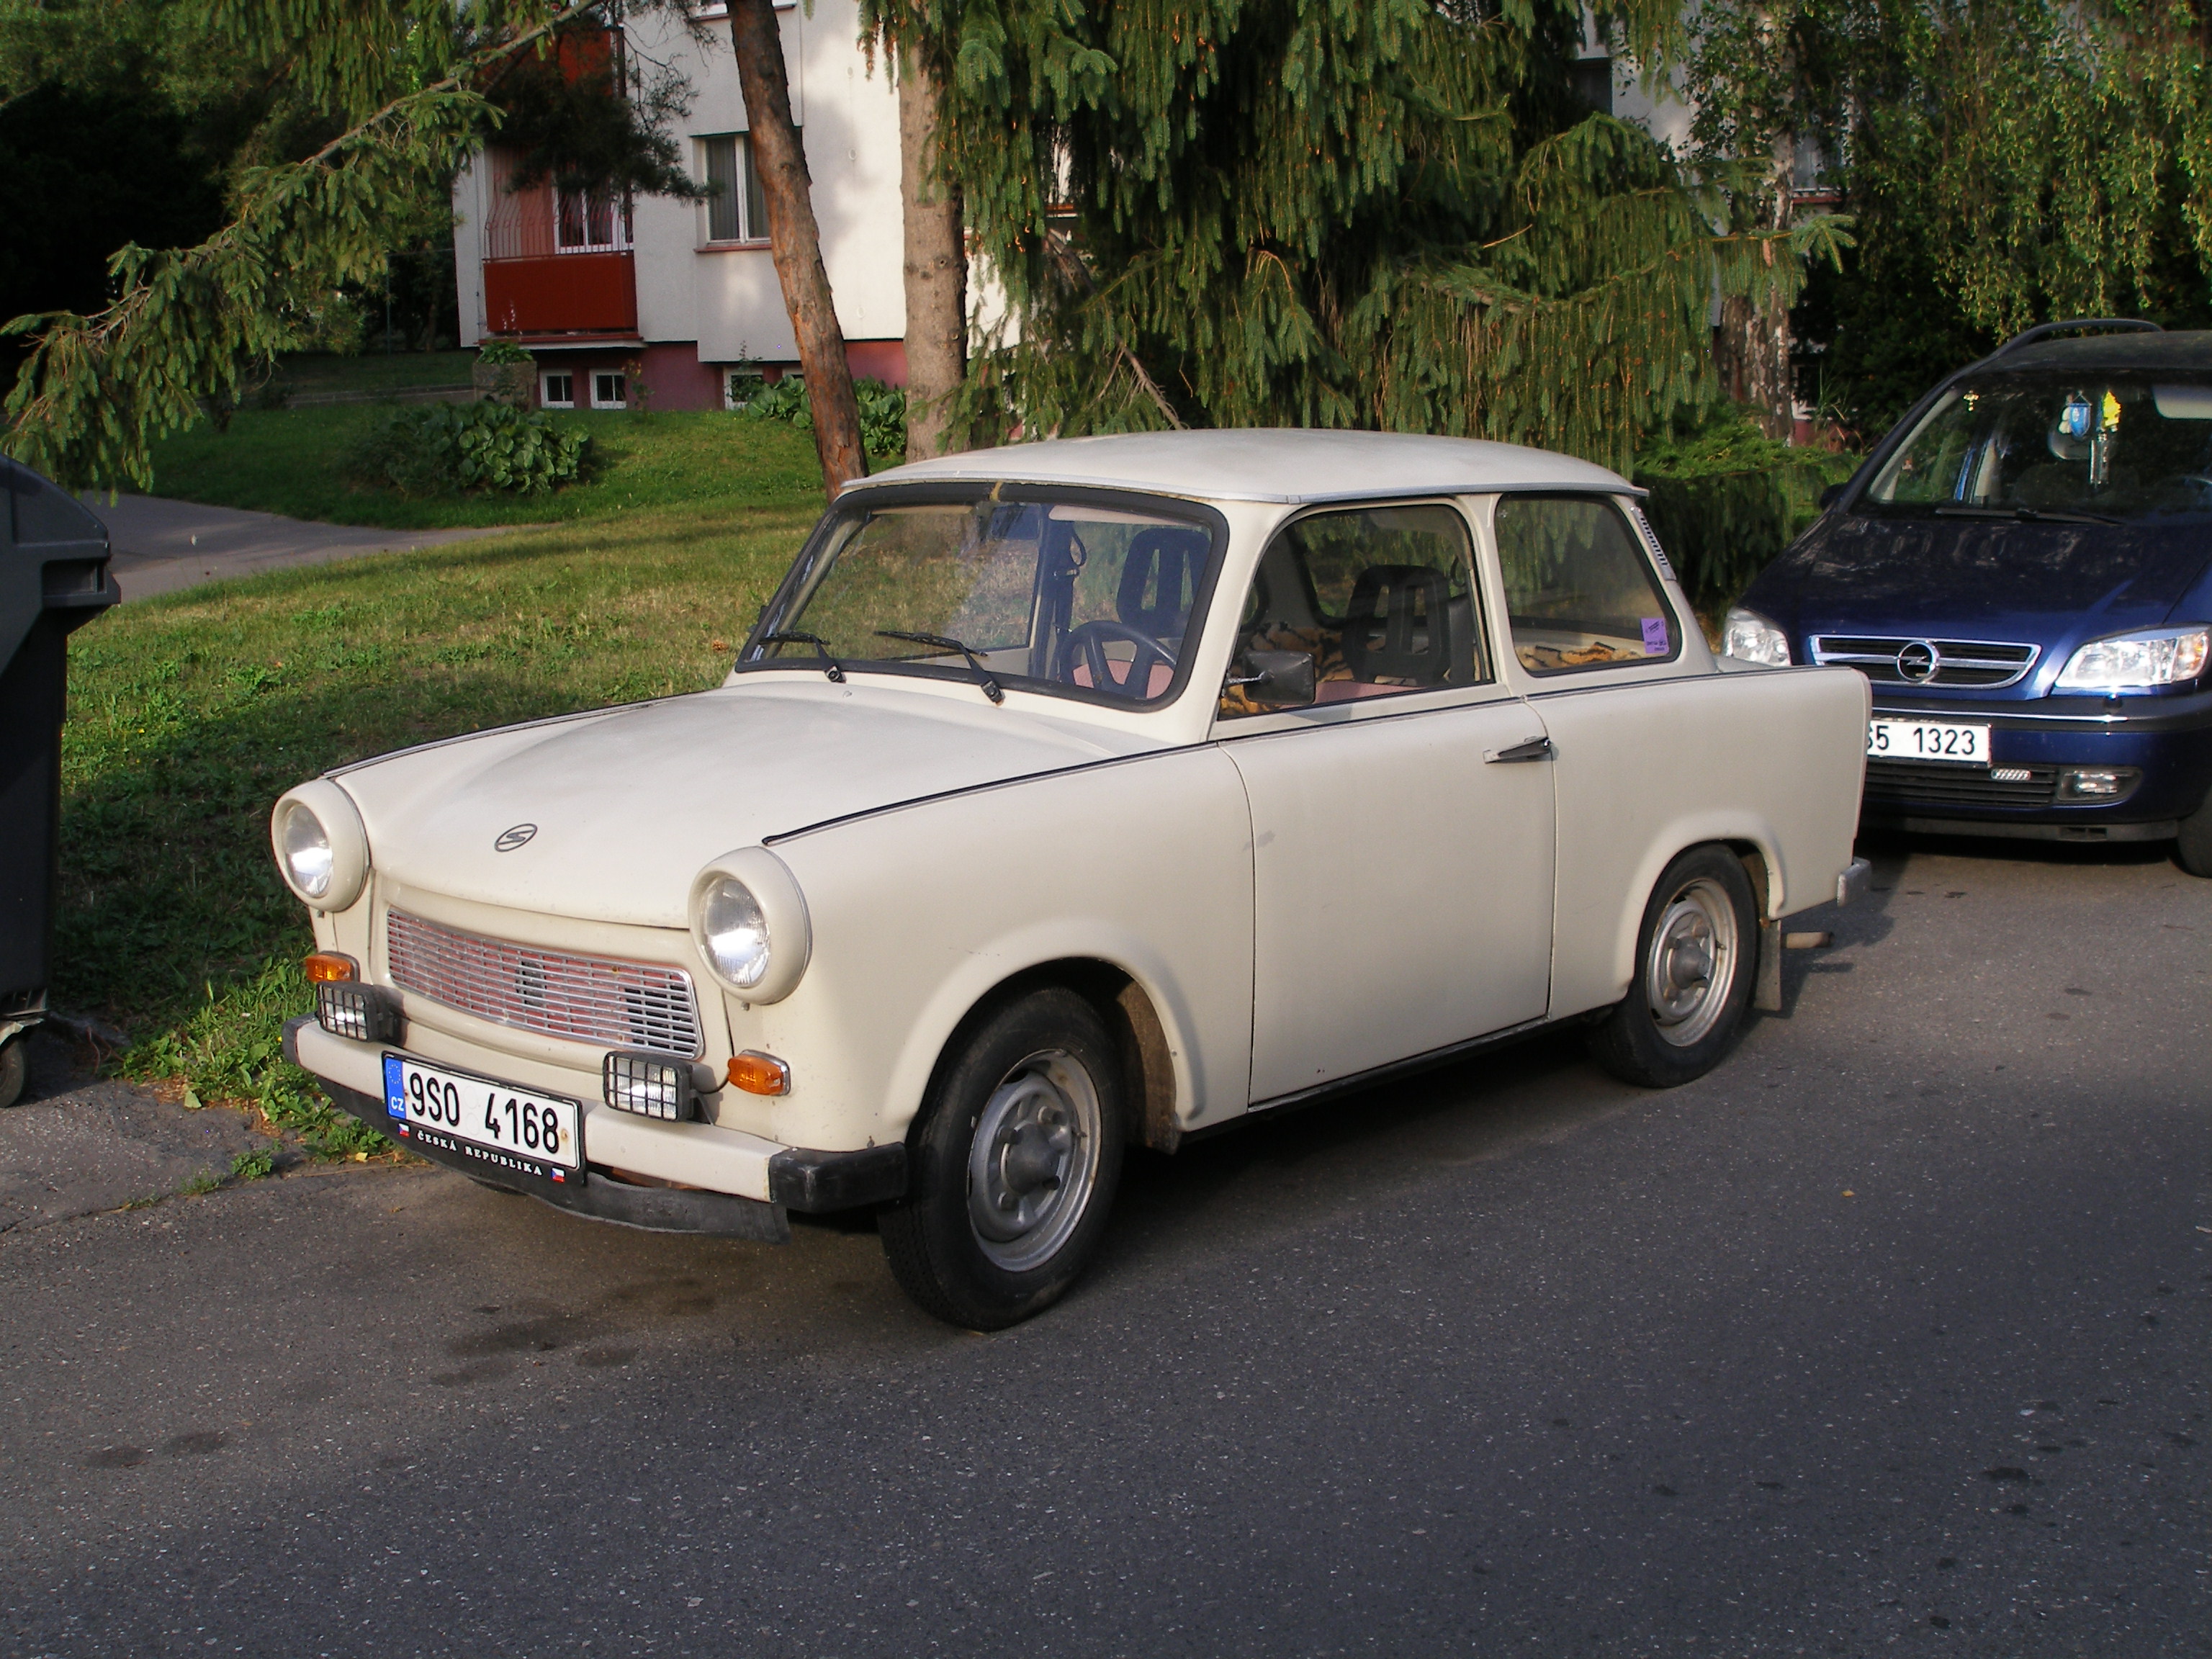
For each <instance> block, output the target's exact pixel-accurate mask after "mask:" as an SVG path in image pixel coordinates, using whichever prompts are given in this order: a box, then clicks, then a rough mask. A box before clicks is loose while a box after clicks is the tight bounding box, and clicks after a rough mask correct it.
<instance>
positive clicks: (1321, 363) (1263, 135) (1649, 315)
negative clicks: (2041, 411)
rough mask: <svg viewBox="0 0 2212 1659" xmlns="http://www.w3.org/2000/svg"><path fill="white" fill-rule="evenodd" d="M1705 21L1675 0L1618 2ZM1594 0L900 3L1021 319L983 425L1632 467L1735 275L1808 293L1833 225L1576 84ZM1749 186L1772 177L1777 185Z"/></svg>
mask: <svg viewBox="0 0 2212 1659" xmlns="http://www.w3.org/2000/svg"><path fill="white" fill-rule="evenodd" d="M1609 13H1610V16H1611V20H1612V21H1611V27H1613V28H1614V29H1615V30H1617V31H1618V38H1619V42H1620V45H1621V46H1622V47H1623V48H1624V49H1625V50H1626V52H1629V53H1631V54H1632V55H1633V56H1635V57H1637V58H1639V59H1640V60H1641V61H1644V62H1645V63H1647V64H1651V65H1654V66H1658V65H1662V64H1665V63H1666V62H1668V61H1669V60H1670V58H1672V56H1673V55H1674V54H1675V53H1677V52H1679V51H1680V49H1681V47H1682V45H1683V41H1682V37H1681V34H1680V16H1679V12H1678V9H1677V7H1676V6H1675V5H1674V4H1673V3H1671V0H1629V3H1626V4H1624V5H1621V6H1618V7H1613V8H1610V9H1609ZM1581 15H1582V8H1581V6H1580V4H1579V3H1577V0H1504V3H1498V0H876V3H873V4H872V5H871V6H870V7H869V8H868V9H867V12H866V16H867V21H868V22H869V24H870V25H871V26H872V27H874V28H876V29H878V30H879V31H881V32H882V33H883V34H884V36H885V37H887V38H888V39H889V40H891V41H892V42H895V43H896V44H897V45H899V46H904V47H908V48H911V49H914V50H917V51H921V52H926V53H928V54H930V55H932V56H933V58H935V59H936V61H939V62H940V63H943V64H945V65H947V66H948V74H947V85H948V88H949V90H948V95H947V97H946V100H945V125H946V128H947V131H948V137H947V139H946V143H945V155H946V157H947V162H946V166H947V170H948V172H949V173H950V175H951V181H952V182H954V183H956V184H957V186H958V188H959V190H960V193H961V197H962V199H963V203H964V204H965V210H966V214H967V218H968V223H969V230H970V233H971V235H972V236H973V238H974V240H975V244H976V245H977V246H978V247H979V248H980V250H981V252H982V254H983V255H984V258H985V260H986V262H987V269H988V272H989V276H990V277H991V279H992V280H993V281H994V282H995V283H998V284H999V285H1000V288H1001V289H1002V290H1003V292H1004V294H1005V296H1006V301H1007V313H1006V323H1005V325H1003V326H1001V327H1000V329H998V330H997V331H995V333H994V335H993V336H992V337H989V338H987V340H985V341H984V343H983V349H981V351H979V352H978V353H977V354H976V356H975V358H974V359H973V361H972V362H971V365H970V372H969V380H968V383H967V386H966V387H965V389H964V392H963V413H964V416H965V418H966V419H967V421H968V422H969V424H970V425H971V427H972V428H974V430H975V435H977V436H979V437H981V438H985V439H988V438H993V437H1000V436H1005V435H1010V434H1012V433H1013V432H1014V431H1016V430H1017V429H1018V431H1019V432H1020V433H1021V434H1022V435H1027V436H1042V435H1048V434H1053V433H1058V434H1063V435H1076V434H1080V433H1089V432H1103V431H1115V430H1124V429H1132V428H1159V427H1165V426H1171V425H1201V424H1203V425H1221V426H1231V425H1238V426H1243V425H1276V424H1280V425H1299V426H1334V427H1370V428H1385V429H1390V430H1399V431H1421V432H1440V433H1452V434H1461V435H1471V436H1485V437H1494V438H1504V439H1510V440H1514V441H1528V442H1534V443H1540V444H1545V445H1548V446H1551V447H1557V448H1562V449H1566V450H1570V451H1572V452H1574V453H1579V454H1583V455H1588V456H1590V457H1593V458H1595V459H1601V460H1605V461H1607V462H1610V463H1612V464H1613V465H1625V464H1626V460H1627V458H1628V455H1629V453H1630V452H1631V450H1632V447H1633V446H1634V443H1635V441H1636V440H1637V437H1638V435H1639V434H1640V433H1643V432H1645V431H1648V430H1650V429H1652V428H1656V427H1658V426H1660V425H1662V424H1663V423H1665V422H1667V421H1668V419H1669V418H1670V417H1672V416H1674V415H1675V414H1676V413H1677V412H1678V411H1681V410H1686V409H1692V408H1695V407H1697V406H1699V405H1701V404H1704V403H1705V402H1708V401H1710V400H1711V398H1713V397H1714V396H1715V395H1716V391H1717V380H1716V377H1715V374H1714V369H1713V363H1712V357H1711V351H1710V349H1709V347H1710V331H1709V313H1710V309H1711V305H1712V302H1713V300H1714V297H1715V295H1716V294H1718V295H1721V296H1723V298H1725V297H1729V296H1743V297H1746V298H1747V299H1749V300H1750V301H1752V302H1753V303H1754V304H1758V305H1761V306H1771V305H1786V304H1787V303H1788V302H1789V301H1790V298H1791V297H1792V296H1793V295H1795V293H1796V289H1797V288H1798V286H1799V284H1800V283H1801V282H1802V276H1803V270H1804V264H1805V260H1806V258H1807V257H1808V254H1812V253H1815V252H1818V253H1825V254H1826V255H1827V256H1829V257H1831V258H1832V257H1833V256H1834V254H1835V252H1836V251H1837V250H1838V247H1839V246H1841V243H1842V240H1843V239H1842V234H1841V231H1840V228H1839V226H1838V222H1836V221H1835V220H1833V219H1832V218H1829V217H1826V216H1813V217H1810V218H1806V219H1800V220H1798V221H1797V222H1794V223H1790V224H1784V225H1779V226H1778V225H1773V224H1765V225H1760V224H1758V223H1750V222H1746V223H1741V224H1739V223H1738V222H1737V221H1738V219H1739V218H1740V217H1742V216H1741V215H1739V213H1738V212H1737V210H1736V208H1735V199H1734V198H1735V195H1736V194H1737V193H1739V192H1741V191H1744V190H1745V189H1746V188H1747V178H1746V175H1745V173H1744V172H1743V171H1742V170H1741V168H1737V167H1731V166H1728V165H1724V164H1718V163H1717V164H1714V165H1711V166H1709V167H1706V168H1705V170H1704V171H1703V172H1702V173H1699V174H1696V175H1692V174H1691V173H1688V172H1686V170H1685V169H1684V168H1683V167H1681V166H1680V164H1679V163H1678V161H1676V159H1675V158H1674V157H1673V156H1672V155H1669V154H1668V152H1667V151H1666V150H1665V149H1663V148H1662V146H1660V145H1659V144H1658V143H1656V142H1655V141H1654V140H1653V139H1652V138H1651V137H1650V135H1648V134H1647V133H1645V132H1644V131H1641V130H1640V129H1638V128H1637V127H1635V126H1633V125H1629V124H1627V123H1625V122H1622V121H1620V120H1616V119H1614V118H1613V117H1611V116H1609V115H1606V114H1602V113H1598V112H1594V111H1591V110H1589V109H1587V108H1585V107H1584V106H1583V105H1582V104H1581V103H1580V102H1578V100H1577V97H1576V94H1575V92H1574V89H1573V87H1572V84H1571V79H1570V74H1569V64H1570V62H1571V57H1572V54H1573V49H1574V45H1575V41H1576V40H1577V34H1578V32H1579V29H1580V27H1581ZM1755 184H1756V181H1755V180H1753V181H1751V185H1752V186H1753V187H1755Z"/></svg>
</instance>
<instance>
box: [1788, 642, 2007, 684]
mask: <svg viewBox="0 0 2212 1659" xmlns="http://www.w3.org/2000/svg"><path fill="white" fill-rule="evenodd" d="M1812 644H1813V660H1814V662H1817V663H1832V664H1837V665H1841V666H1843V667H1845V668H1856V669H1857V670H1858V671H1859V672H1861V673H1862V674H1864V675H1865V676H1866V677H1867V678H1869V679H1870V680H1872V681H1873V682H1874V683H1875V684H1876V685H1972V686H1979V687H1982V688H1984V690H1994V689H1995V688H1996V687H1998V686H2002V685H2011V684H2015V683H2017V682H2018V681H2019V680H2020V679H2021V678H2022V677H2023V676H2025V675H2026V674H2027V671H2028V670H2029V669H2031V668H2033V667H2034V666H2035V659H2037V658H2038V657H2039V656H2041V655H2042V654H2043V647H2041V646H2038V645H2013V644H2007V643H2002V642H2000V641H1995V640H1931V639H1905V638H1898V639H1887V638H1883V637H1881V636H1880V635H1859V634H1815V635H1814V636H1813V641H1812ZM1915 646H1917V647H1920V650H1919V651H1918V652H1917V653H1914V654H1913V659H1912V661H1911V662H1910V663H1907V664H1905V665H1900V663H1899V659H1900V658H1901V657H1903V656H1904V655H1905V653H1906V652H1907V651H1908V650H1909V649H1910V648H1911V647H1915ZM1921 665H1932V667H1933V669H1934V671H1933V672H1932V673H1931V672H1928V671H1925V670H1924V669H1923V667H1922V666H1921ZM1908 667H1911V668H1912V669H1913V670H1914V671H1913V672H1912V673H1910V674H1908V673H1907V671H1906V669H1907V668H1908Z"/></svg>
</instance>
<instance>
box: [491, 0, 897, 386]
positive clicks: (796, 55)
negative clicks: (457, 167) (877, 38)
mask: <svg viewBox="0 0 2212 1659" xmlns="http://www.w3.org/2000/svg"><path fill="white" fill-rule="evenodd" d="M775 3H776V9H777V11H778V13H779V14H780V15H779V21H780V22H781V25H782V28H783V56H784V63H785V65H786V69H787V74H788V76H789V77H790V82H791V106H792V115H793V118H794V119H795V120H796V121H797V122H798V124H799V134H800V137H801V139H802V141H803V142H804V143H805V149H806V164H807V168H808V171H809V173H811V175H812V178H813V183H814V213H815V217H816V218H817V220H818V221H819V222H820V225H821V230H822V257H823V263H824V264H826V266H827V267H828V269H829V283H830V288H831V289H832V291H833V292H834V293H835V294H836V301H837V319H838V321H839V323H840V324H841V325H842V326H843V329H844V334H845V339H846V342H847V353H848V356H849V358H850V360H851V362H852V366H853V372H854V374H855V375H869V376H873V377H874V378H876V379H878V380H885V381H888V382H890V384H892V385H894V386H898V385H903V384H904V383H905V380H906V345H905V334H906V300H905V291H904V286H903V274H902V262H903V258H904V253H903V244H902V222H901V208H900V197H899V130H898V97H897V94H896V91H895V90H894V89H893V88H892V86H891V82H890V76H889V75H888V74H887V72H886V69H885V65H884V63H883V61H882V60H881V58H878V60H877V61H876V62H875V63H874V64H872V65H871V64H870V63H869V61H868V57H867V54H866V52H863V51H862V49H861V47H860V14H859V8H858V6H857V4H856V3H855V0H815V4H814V7H813V11H812V15H808V14H807V11H806V9H805V8H804V7H802V6H800V5H799V3H798V0H775ZM697 15H699V16H700V17H701V18H702V19H703V20H707V21H708V23H709V27H711V28H712V29H713V30H714V37H713V39H712V40H710V41H709V42H708V44H706V45H705V46H701V45H700V44H698V43H696V42H695V41H693V40H691V39H690V38H689V37H688V36H687V35H686V33H685V32H684V29H683V27H682V26H681V25H680V24H679V23H678V22H676V21H674V20H672V19H670V18H667V17H665V16H660V15H651V16H647V17H644V18H641V19H637V20H635V21H631V22H629V24H628V25H626V31H627V33H626V35H625V38H624V40H623V41H622V43H621V49H622V50H623V51H625V52H628V53H629V54H630V55H631V56H632V58H635V59H639V60H641V61H644V62H648V63H653V64H671V65H672V66H673V67H674V68H675V69H676V70H678V72H679V73H680V74H682V75H683V76H684V79H685V80H686V81H688V82H690V87H691V89H692V94H693V96H692V102H691V108H690V114H689V115H688V116H687V117H686V118H684V120H683V121H682V123H681V124H680V130H679V132H678V139H679V142H680V143H682V145H683V146H684V150H685V152H686V155H687V157H688V164H689V166H690V169H691V172H692V176H693V177H694V178H696V179H698V180H699V181H700V182H701V183H702V184H706V185H710V186H712V187H713V188H714V194H713V195H712V196H711V197H709V198H708V200H706V201H704V202H698V203H694V202H684V201H676V200H672V199H671V198H669V197H637V198H635V200H629V201H625V200H623V199H621V198H619V197H612V198H610V197H598V198H587V197H579V196H575V195H573V194H570V193H568V192H562V191H555V190H554V189H553V188H552V186H551V185H550V184H541V185H538V186H537V187H535V188H534V189H531V190H526V191H511V190H509V189H508V188H507V180H508V179H511V178H512V176H513V158H512V156H510V155H505V154H503V153H502V152H501V150H500V149H499V148H498V147H497V146H496V145H495V146H494V147H493V148H491V149H489V150H487V151H485V152H484V153H483V154H481V155H478V156H477V158H476V160H475V161H474V163H473V164H472V165H471V167H469V168H468V169H467V170H466V171H465V172H464V173H462V174H461V175H460V177H459V179H457V180H456V181H455V183H454V186H453V207H454V211H455V214H456V216H457V218H458V220H459V223H458V225H457V226H456V228H455V230H454V234H453V258H454V264H455V267H456V270H455V275H456V277H457V279H458V283H459V290H460V302H461V343H462V344H463V345H466V346H473V345H476V344H477V343H479V342H481V341H482V340H483V338H484V337H487V336H490V335H497V336H501V337H507V338H509V339H512V340H513V341H515V342H516V343H519V344H520V345H523V346H525V347H526V348H527V349H529V350H530V352H531V353H532V356H534V357H535V358H536V359H537V362H538V399H539V401H540V403H541V404H544V405H545V406H547V407H551V408H602V409H605V408H637V407H641V406H646V407H651V408H654V409H717V408H720V407H722V406H723V404H724V401H725V398H726V391H727V380H728V376H729V375H730V374H731V373H732V371H758V370H761V369H767V370H769V371H770V372H771V373H773V372H775V371H776V370H779V369H781V368H791V367H795V366H796V365H797V363H798V361H799V348H798V345H797V343H796V342H795V341H794V340H793V337H792V331H791V319H790V313H788V312H787V310H786V309H785V307H784V303H783V290H782V289H781V285H780V284H779V283H778V282H777V279H776V274H775V261H774V259H773V258H771V256H770V254H769V243H768V226H767V224H766V222H765V220H764V218H763V214H762V211H761V205H760V191H759V185H758V182H757V175H755V174H754V173H753V170H752V166H751V159H752V158H751V155H750V148H749V145H748V143H747V139H746V136H745V134H746V127H747V122H746V119H745V106H744V98H743V96H742V95H740V94H739V92H738V70H737V64H736V60H735V58H733V57H732V52H731V50H730V42H729V35H728V33H727V25H726V23H724V22H722V21H721V19H722V17H723V15H724V9H723V7H721V6H720V5H702V6H701V7H699V8H698V12H697Z"/></svg>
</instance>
